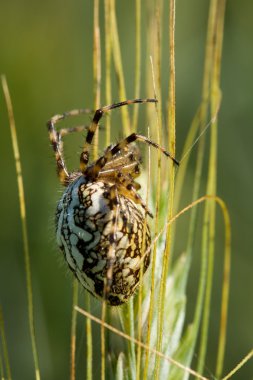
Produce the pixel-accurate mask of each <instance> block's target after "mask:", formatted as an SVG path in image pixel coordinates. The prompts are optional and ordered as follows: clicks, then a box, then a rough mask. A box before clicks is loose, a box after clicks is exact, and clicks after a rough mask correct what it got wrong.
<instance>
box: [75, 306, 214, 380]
mask: <svg viewBox="0 0 253 380" xmlns="http://www.w3.org/2000/svg"><path fill="white" fill-rule="evenodd" d="M76 310H77V311H78V312H79V313H80V314H82V315H84V316H85V317H87V318H90V319H91V320H92V321H94V322H96V323H98V324H100V325H101V324H104V326H105V328H106V329H107V330H109V331H111V332H113V333H115V334H116V335H118V336H120V337H122V338H124V339H125V340H127V341H130V340H132V341H133V342H134V344H135V345H140V346H141V347H142V348H143V349H145V350H149V351H150V353H152V354H154V355H156V356H159V357H160V358H162V359H164V360H167V361H168V362H170V363H171V364H174V365H176V366H177V367H178V368H180V369H182V371H185V372H188V373H189V374H192V375H194V376H195V377H196V378H197V379H201V380H208V379H207V378H206V377H204V376H201V375H200V374H198V373H197V372H196V371H194V370H192V369H191V368H188V367H186V366H184V365H183V364H181V363H179V362H178V361H176V360H174V359H172V358H170V357H168V356H166V355H164V354H163V353H162V352H159V351H156V350H155V349H153V348H150V347H149V346H147V345H146V344H144V343H143V342H139V341H138V340H137V339H135V338H132V337H130V336H129V335H127V334H125V333H123V332H122V331H120V330H118V329H116V328H115V327H113V326H111V325H109V324H108V323H106V322H103V321H102V320H101V319H99V318H97V317H95V316H94V315H93V314H91V313H88V312H87V311H86V310H83V309H81V308H80V307H79V306H76Z"/></svg>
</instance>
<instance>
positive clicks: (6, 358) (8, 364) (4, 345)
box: [0, 305, 11, 380]
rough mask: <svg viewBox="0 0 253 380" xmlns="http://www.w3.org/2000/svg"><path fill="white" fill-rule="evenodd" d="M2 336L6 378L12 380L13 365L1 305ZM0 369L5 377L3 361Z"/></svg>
mask: <svg viewBox="0 0 253 380" xmlns="http://www.w3.org/2000/svg"><path fill="white" fill-rule="evenodd" d="M0 337H1V342H2V348H3V357H4V364H5V368H6V375H7V377H6V379H7V380H11V367H10V361H9V354H8V349H7V342H6V337H5V330H4V318H3V311H2V307H1V305H0ZM0 359H1V356H0ZM0 369H1V372H2V373H1V376H2V379H4V367H3V362H2V361H1V363H0Z"/></svg>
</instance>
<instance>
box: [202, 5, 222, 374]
mask: <svg viewBox="0 0 253 380" xmlns="http://www.w3.org/2000/svg"><path fill="white" fill-rule="evenodd" d="M213 7H214V12H213V17H214V20H213V24H214V26H215V30H214V32H215V44H214V47H213V58H212V61H213V66H212V67H213V70H212V76H211V98H210V102H211V113H213V112H214V111H215V109H216V108H217V105H218V102H219V98H220V91H219V79H220V75H219V73H220V68H221V50H222V37H223V33H219V28H220V27H221V26H220V25H222V31H223V24H224V13H225V12H224V11H225V3H224V1H221V2H219V1H218V2H217V1H215V0H214V2H213ZM220 13H222V14H220ZM216 177H217V120H216V121H215V122H214V123H213V124H212V126H211V141H210V157H209V173H208V184H207V194H210V195H215V194H216V186H217V185H216V183H217V179H216ZM205 215H206V218H205V220H206V221H208V220H209V231H208V234H209V247H208V271H207V285H206V296H205V305H204V313H203V322H202V331H201V340H200V355H199V365H198V369H199V370H200V372H202V371H203V367H204V362H205V357H206V349H207V341H208V331H209V319H210V303H211V292H212V282H213V280H212V279H213V269H214V250H215V215H216V205H215V202H212V203H210V205H206V212H205ZM207 226H208V225H207ZM220 367H222V364H221V363H220Z"/></svg>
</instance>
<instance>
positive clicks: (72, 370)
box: [70, 279, 78, 380]
mask: <svg viewBox="0 0 253 380" xmlns="http://www.w3.org/2000/svg"><path fill="white" fill-rule="evenodd" d="M76 305H78V282H77V279H74V280H73V295H72V317H71V337H70V379H71V380H75V378H76V360H75V359H76V323H77V312H76V309H75V306H76Z"/></svg>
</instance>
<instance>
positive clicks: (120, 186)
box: [47, 99, 179, 306]
mask: <svg viewBox="0 0 253 380" xmlns="http://www.w3.org/2000/svg"><path fill="white" fill-rule="evenodd" d="M156 102H157V100H156V99H134V100H126V101H123V102H120V103H115V104H112V105H109V106H105V107H102V108H100V109H98V110H96V111H95V114H94V116H93V119H92V122H91V124H90V126H89V127H88V131H87V135H86V141H85V144H84V147H83V150H82V152H81V155H80V169H79V170H76V171H73V172H68V170H67V167H66V165H65V162H64V158H63V142H62V137H63V136H65V135H67V134H68V133H72V132H80V131H82V130H84V127H74V128H68V129H66V128H61V129H60V130H59V131H57V130H56V128H55V125H56V124H57V123H58V122H59V121H61V120H63V119H65V118H66V117H69V116H76V115H80V114H83V113H87V112H90V111H89V110H85V109H82V110H72V111H70V112H66V113H64V114H62V115H55V116H54V117H52V118H51V119H50V120H49V121H48V122H47V127H48V132H49V139H50V142H51V145H52V148H53V150H54V153H55V159H56V166H57V173H58V177H59V179H60V181H61V183H62V184H63V185H64V186H65V187H66V189H65V191H64V192H63V195H62V197H61V199H60V201H59V203H58V205H57V209H56V217H55V223H56V240H57V244H58V246H59V248H60V249H61V251H62V253H63V255H64V258H65V260H66V261H67V263H68V266H69V268H70V269H71V270H72V271H73V273H74V275H75V276H76V278H77V279H78V280H79V282H80V283H81V284H82V286H83V287H84V288H86V289H87V290H88V291H89V292H90V293H91V294H92V295H94V296H95V297H97V298H100V299H104V300H106V303H107V304H109V305H111V306H114V305H121V304H123V303H125V302H127V301H128V300H129V298H130V297H131V296H132V295H133V293H134V292H135V290H136V288H137V286H138V284H139V280H140V269H141V266H142V268H143V273H145V272H146V270H147V268H148V266H149V262H150V253H149V254H146V255H145V256H144V259H143V260H142V255H143V253H144V252H145V251H146V250H147V249H148V248H149V247H150V242H151V238H150V229H149V226H148V223H147V220H146V214H148V215H149V216H151V217H152V214H151V212H150V211H149V210H148V208H147V206H146V205H145V203H144V201H143V200H142V198H141V196H140V195H139V194H138V190H139V189H140V185H139V184H138V183H137V182H136V181H135V178H136V177H137V176H138V175H139V174H140V159H141V158H140V154H139V151H138V149H137V147H136V145H135V144H132V143H134V142H135V141H140V142H143V143H146V144H149V145H151V146H153V147H155V148H157V149H159V150H160V151H161V152H162V153H163V154H164V155H165V156H167V157H170V158H171V159H172V160H173V161H174V163H175V164H177V165H178V164H179V162H178V161H177V160H176V159H175V158H174V157H172V156H171V155H170V153H169V152H167V151H166V150H165V149H164V148H162V147H161V146H159V145H158V144H156V143H155V142H153V141H152V140H150V139H148V138H147V137H145V136H142V135H139V134H136V133H132V134H130V135H129V136H128V137H126V138H124V139H122V140H121V141H119V142H118V143H117V144H113V145H110V146H108V147H107V148H106V149H105V151H104V154H103V155H102V156H101V157H99V158H98V159H97V160H95V161H94V162H92V163H89V152H90V147H91V144H92V140H93V137H94V134H95V132H96V130H97V128H98V123H99V121H100V119H101V117H102V116H103V114H104V113H106V112H108V111H110V110H113V109H115V108H118V107H122V106H125V105H129V104H133V103H156Z"/></svg>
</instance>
